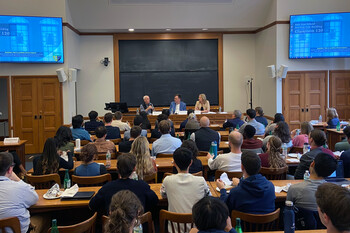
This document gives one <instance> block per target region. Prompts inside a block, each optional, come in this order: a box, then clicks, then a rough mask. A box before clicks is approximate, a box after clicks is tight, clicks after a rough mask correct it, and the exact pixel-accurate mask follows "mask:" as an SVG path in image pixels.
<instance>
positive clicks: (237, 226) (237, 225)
mask: <svg viewBox="0 0 350 233" xmlns="http://www.w3.org/2000/svg"><path fill="white" fill-rule="evenodd" d="M235 230H236V231H237V233H243V231H242V227H241V219H240V218H236V227H235Z"/></svg>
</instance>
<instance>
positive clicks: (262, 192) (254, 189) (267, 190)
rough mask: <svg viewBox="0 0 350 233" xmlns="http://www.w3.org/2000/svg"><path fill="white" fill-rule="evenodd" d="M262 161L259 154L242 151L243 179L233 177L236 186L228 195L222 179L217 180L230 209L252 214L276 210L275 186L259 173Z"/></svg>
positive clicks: (221, 196) (222, 197) (223, 198)
mask: <svg viewBox="0 0 350 233" xmlns="http://www.w3.org/2000/svg"><path fill="white" fill-rule="evenodd" d="M260 167H261V162H260V158H259V156H258V155H257V154H256V153H254V152H252V151H244V152H243V153H242V172H243V177H244V178H243V179H242V180H241V181H240V180H239V179H237V178H233V179H232V182H233V185H234V186H237V187H235V188H233V189H231V191H230V193H229V194H228V195H227V193H226V189H225V188H224V187H225V184H224V182H223V181H222V180H220V179H218V180H217V181H216V184H217V187H218V188H219V189H220V194H221V195H220V199H221V200H222V201H224V202H225V203H226V205H227V207H228V209H229V213H231V212H232V210H238V211H241V212H244V213H250V214H267V213H271V212H273V211H275V199H276V196H275V186H274V185H273V184H272V183H271V182H270V181H268V180H267V179H266V178H265V177H264V176H262V175H261V174H259V171H260Z"/></svg>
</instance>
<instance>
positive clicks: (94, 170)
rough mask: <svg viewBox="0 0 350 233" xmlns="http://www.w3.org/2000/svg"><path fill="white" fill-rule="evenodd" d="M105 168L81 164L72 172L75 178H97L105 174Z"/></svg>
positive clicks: (93, 164)
mask: <svg viewBox="0 0 350 233" xmlns="http://www.w3.org/2000/svg"><path fill="white" fill-rule="evenodd" d="M106 172H107V171H106V167H105V166H104V165H100V164H98V163H95V162H94V163H90V164H81V165H80V166H79V167H77V168H76V169H75V171H74V173H75V175H77V176H99V175H103V174H105V173H106Z"/></svg>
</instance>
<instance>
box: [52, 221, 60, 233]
mask: <svg viewBox="0 0 350 233" xmlns="http://www.w3.org/2000/svg"><path fill="white" fill-rule="evenodd" d="M51 233H58V229H57V220H56V219H52V226H51Z"/></svg>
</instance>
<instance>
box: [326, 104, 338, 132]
mask: <svg viewBox="0 0 350 233" xmlns="http://www.w3.org/2000/svg"><path fill="white" fill-rule="evenodd" d="M338 124H340V121H339V118H338V113H337V110H336V109H335V108H328V109H327V128H328V129H335V128H337V125H338Z"/></svg>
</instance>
